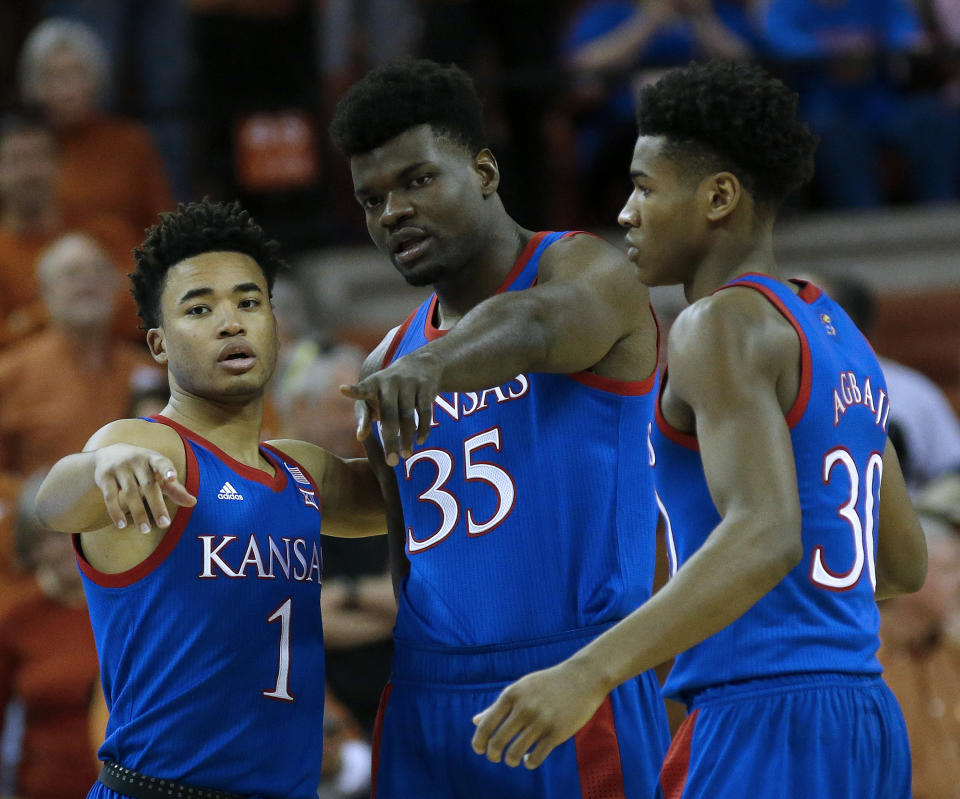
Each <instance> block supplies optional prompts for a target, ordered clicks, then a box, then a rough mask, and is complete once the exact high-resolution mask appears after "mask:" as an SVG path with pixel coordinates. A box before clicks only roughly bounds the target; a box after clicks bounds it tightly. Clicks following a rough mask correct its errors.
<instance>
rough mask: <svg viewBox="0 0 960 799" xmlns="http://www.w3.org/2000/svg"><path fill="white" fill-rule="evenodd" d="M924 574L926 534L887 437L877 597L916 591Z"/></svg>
mask: <svg viewBox="0 0 960 799" xmlns="http://www.w3.org/2000/svg"><path fill="white" fill-rule="evenodd" d="M926 574H927V542H926V538H925V537H924V534H923V528H922V527H921V526H920V521H919V520H918V519H917V514H916V513H915V512H914V509H913V503H912V502H911V501H910V495H909V494H908V493H907V486H906V483H905V481H904V479H903V472H902V471H901V469H900V460H899V458H898V457H897V451H896V450H895V449H894V447H893V444H892V443H891V442H890V440H889V439H887V445H886V448H885V449H884V452H883V479H882V481H881V483H880V517H879V524H878V526H877V589H876V596H877V599H886V598H887V597H891V596H897V595H898V594H910V593H913V592H914V591H918V590H919V589H920V587H921V586H922V585H923V580H924V577H926Z"/></svg>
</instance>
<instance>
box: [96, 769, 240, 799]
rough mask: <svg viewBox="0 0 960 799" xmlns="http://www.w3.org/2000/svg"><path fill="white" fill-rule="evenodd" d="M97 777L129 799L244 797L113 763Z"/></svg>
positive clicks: (236, 798)
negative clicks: (141, 772)
mask: <svg viewBox="0 0 960 799" xmlns="http://www.w3.org/2000/svg"><path fill="white" fill-rule="evenodd" d="M97 779H98V780H99V781H100V782H101V783H102V784H103V785H104V786H106V787H107V788H109V789H110V790H111V791H116V792H117V793H120V794H123V795H124V796H129V797H130V799H245V798H244V797H243V796H241V795H240V794H238V793H229V792H228V791H217V790H213V789H211V788H197V787H196V786H193V785H184V784H183V783H180V782H174V781H173V780H164V779H161V778H160V777H148V776H147V775H146V774H140V773H139V772H136V771H134V770H133V769H129V768H125V767H123V766H121V765H119V764H118V763H113V762H108V763H104V764H103V768H102V769H101V770H100V776H99V777H97Z"/></svg>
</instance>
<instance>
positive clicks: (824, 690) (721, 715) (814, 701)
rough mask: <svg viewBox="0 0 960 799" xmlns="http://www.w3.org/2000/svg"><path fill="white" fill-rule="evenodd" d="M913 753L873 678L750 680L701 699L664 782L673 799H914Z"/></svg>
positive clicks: (895, 709)
mask: <svg viewBox="0 0 960 799" xmlns="http://www.w3.org/2000/svg"><path fill="white" fill-rule="evenodd" d="M910 779H911V773H910V745H909V742H908V740H907V729H906V726H905V725H904V722H903V714H902V713H901V712H900V707H899V705H897V700H896V699H895V698H894V696H893V693H892V692H891V691H890V689H889V688H887V686H886V684H885V683H884V682H883V680H882V679H881V678H880V677H879V676H876V675H869V676H868V675H865V676H857V675H845V674H806V675H791V676H785V677H770V678H766V679H760V680H749V681H747V682H744V683H738V684H736V685H725V686H717V687H715V688H709V689H707V690H705V691H702V692H700V693H699V694H698V695H696V696H695V697H694V698H693V700H692V702H691V705H690V714H689V715H688V716H687V718H686V720H685V721H684V722H683V724H682V725H681V726H680V729H678V730H677V733H676V735H675V736H674V738H673V742H672V743H671V745H670V751H669V752H668V753H667V758H666V760H665V761H664V764H663V772H662V774H661V777H660V781H661V786H662V788H663V794H664V796H665V797H666V799H708V798H709V799H715V798H716V797H721V796H722V797H728V796H730V797H733V796H743V797H750V799H810V797H828V798H829V799H864V798H865V797H870V799H909V797H910V795H911V793H910Z"/></svg>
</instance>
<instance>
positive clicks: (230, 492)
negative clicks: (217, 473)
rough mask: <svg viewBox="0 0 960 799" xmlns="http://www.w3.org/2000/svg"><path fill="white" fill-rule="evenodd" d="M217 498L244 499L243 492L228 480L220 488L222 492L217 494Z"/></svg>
mask: <svg viewBox="0 0 960 799" xmlns="http://www.w3.org/2000/svg"><path fill="white" fill-rule="evenodd" d="M217 499H243V494H240V493H238V492H237V489H235V488H234V487H233V486H232V485H230V481H229V480H227V482H225V483H224V484H223V487H222V488H221V489H220V493H219V494H217Z"/></svg>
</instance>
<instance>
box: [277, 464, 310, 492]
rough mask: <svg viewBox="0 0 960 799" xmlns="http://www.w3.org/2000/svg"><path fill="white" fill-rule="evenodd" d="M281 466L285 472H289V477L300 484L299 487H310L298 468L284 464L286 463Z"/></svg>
mask: <svg viewBox="0 0 960 799" xmlns="http://www.w3.org/2000/svg"><path fill="white" fill-rule="evenodd" d="M283 465H284V468H286V470H287V471H288V472H290V476H291V477H292V478H293V479H294V480H296V481H297V482H298V483H300V485H305V486H308V485H310V481H309V480H308V479H307V478H306V477H304V476H303V472H301V471H300V469H299V468H298V467H296V466H291V465H290V464H289V463H286V462H285V463H284V464H283Z"/></svg>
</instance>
